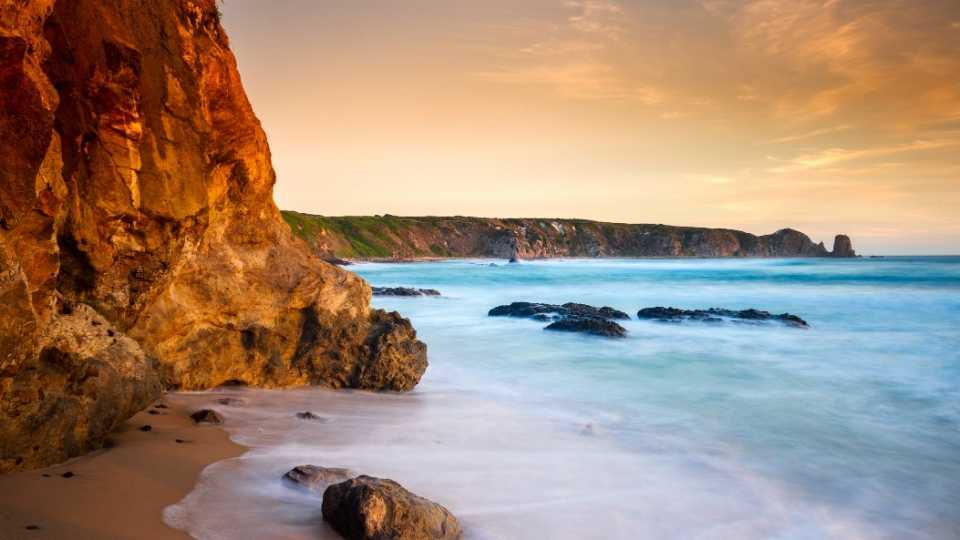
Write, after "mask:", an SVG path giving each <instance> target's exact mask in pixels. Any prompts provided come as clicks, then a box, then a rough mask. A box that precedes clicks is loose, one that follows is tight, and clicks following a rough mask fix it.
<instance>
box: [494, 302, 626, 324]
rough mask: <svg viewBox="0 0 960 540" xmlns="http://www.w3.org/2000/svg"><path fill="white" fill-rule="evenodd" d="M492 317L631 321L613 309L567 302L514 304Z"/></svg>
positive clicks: (499, 309) (501, 308)
mask: <svg viewBox="0 0 960 540" xmlns="http://www.w3.org/2000/svg"><path fill="white" fill-rule="evenodd" d="M487 315H488V316H490V317H523V318H528V319H535V320H538V321H543V320H550V319H551V318H563V317H590V318H596V319H622V320H626V319H629V318H630V316H629V315H627V314H626V313H624V312H622V311H620V310H618V309H614V308H612V307H608V306H603V307H599V308H598V307H593V306H589V305H587V304H578V303H576V302H567V303H566V304H563V305H557V304H542V303H538V302H513V303H511V304H508V305H504V306H497V307H495V308H493V309H491V310H490V311H489V312H487Z"/></svg>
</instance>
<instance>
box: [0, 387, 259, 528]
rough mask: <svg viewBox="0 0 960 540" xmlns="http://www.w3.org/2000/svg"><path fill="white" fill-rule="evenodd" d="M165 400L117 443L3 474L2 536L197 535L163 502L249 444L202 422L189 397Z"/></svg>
mask: <svg viewBox="0 0 960 540" xmlns="http://www.w3.org/2000/svg"><path fill="white" fill-rule="evenodd" d="M157 403H158V404H159V403H163V404H165V405H167V407H168V408H165V409H163V408H153V407H151V408H150V409H148V410H147V411H142V412H140V413H138V414H137V415H136V416H134V417H133V418H131V419H130V420H128V421H127V422H126V423H124V425H123V426H122V427H121V428H120V430H119V431H118V432H117V433H116V434H115V435H114V436H113V437H112V439H111V440H112V442H113V445H112V447H110V448H107V449H104V450H101V451H98V452H94V453H92V454H89V455H86V456H83V457H79V458H76V459H73V460H70V461H68V462H66V463H63V464H60V465H56V466H53V467H49V468H46V469H39V470H34V471H27V472H22V473H14V474H8V475H5V476H2V477H0V538H4V539H5V540H19V539H21V538H26V539H29V538H71V539H77V540H83V539H91V540H94V539H96V540H102V539H104V538H111V539H142V538H157V539H167V538H170V539H173V538H189V536H188V535H187V534H185V533H183V532H181V531H178V530H175V529H172V528H170V527H168V526H167V525H165V524H164V523H163V519H162V512H163V509H164V508H165V507H166V506H168V505H170V504H173V503H175V502H177V501H179V500H180V499H181V498H183V497H184V496H185V495H186V494H187V493H188V492H190V490H191V489H192V488H193V486H194V484H195V482H196V479H197V476H198V475H199V474H200V472H201V471H202V470H203V468H204V467H206V466H207V465H209V464H210V463H213V462H215V461H219V460H221V459H226V458H230V457H234V456H238V455H240V454H241V453H243V447H242V446H239V445H237V444H235V443H233V442H231V441H230V439H229V438H228V436H227V433H226V432H225V431H224V430H222V429H220V428H218V427H216V426H211V425H203V424H201V425H194V423H193V421H192V420H190V418H189V416H188V415H189V413H190V412H191V411H190V410H188V409H187V408H185V407H184V406H183V405H177V404H174V403H173V402H172V401H171V400H161V401H159V402H157ZM149 410H154V411H156V412H157V413H158V414H150V413H149V412H148V411H149ZM146 425H149V426H150V427H151V428H150V430H149V431H142V430H141V428H142V427H143V426H146ZM178 439H179V440H180V441H183V442H179V443H178V442H177V440H178ZM65 473H73V475H72V476H70V477H69V478H65V477H64V476H63V475H64V474H65ZM28 527H30V528H28ZM34 527H35V528H34Z"/></svg>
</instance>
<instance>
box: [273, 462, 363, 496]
mask: <svg viewBox="0 0 960 540" xmlns="http://www.w3.org/2000/svg"><path fill="white" fill-rule="evenodd" d="M355 476H357V475H356V473H354V472H353V471H351V470H350V469H340V468H336V467H318V466H316V465H299V466H297V467H294V468H292V469H290V470H289V471H287V472H286V474H284V475H283V479H284V480H285V481H286V482H288V483H290V484H292V485H295V486H297V487H299V488H302V489H306V490H308V491H312V492H314V493H319V494H323V491H324V490H325V489H327V487H328V486H330V485H331V484H337V483H340V482H344V481H346V480H349V479H351V478H353V477H355Z"/></svg>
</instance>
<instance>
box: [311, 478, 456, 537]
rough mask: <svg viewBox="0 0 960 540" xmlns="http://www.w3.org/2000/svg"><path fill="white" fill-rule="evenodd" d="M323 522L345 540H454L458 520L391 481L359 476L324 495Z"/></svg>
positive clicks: (331, 488)
mask: <svg viewBox="0 0 960 540" xmlns="http://www.w3.org/2000/svg"><path fill="white" fill-rule="evenodd" d="M323 519H324V520H325V521H326V522H327V523H329V524H330V526H331V527H333V529H334V530H335V531H337V532H338V533H340V534H341V535H342V536H343V537H344V538H347V539H348V540H456V539H459V538H462V537H463V531H462V530H461V529H460V524H459V523H458V522H457V518H455V517H454V516H453V514H451V513H450V511H449V510H447V509H446V508H444V507H443V506H440V505H439V504H437V503H435V502H432V501H429V500H427V499H424V498H423V497H419V496H417V495H414V494H413V493H411V492H409V491H407V490H406V489H404V487H403V486H401V485H400V484H398V483H396V482H394V481H393V480H385V479H381V478H373V477H370V476H358V477H357V478H353V479H351V480H347V481H345V482H341V483H339V484H333V485H332V486H330V487H328V488H327V489H326V491H325V492H324V493H323Z"/></svg>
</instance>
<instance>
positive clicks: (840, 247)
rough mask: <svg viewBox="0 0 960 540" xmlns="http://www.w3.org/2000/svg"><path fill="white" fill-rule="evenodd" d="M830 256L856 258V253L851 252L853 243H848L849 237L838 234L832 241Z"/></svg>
mask: <svg viewBox="0 0 960 540" xmlns="http://www.w3.org/2000/svg"><path fill="white" fill-rule="evenodd" d="M830 255H831V256H832V257H856V256H857V252H856V251H854V250H853V242H851V241H850V237H849V236H847V235H845V234H838V235H837V237H836V238H834V239H833V251H831V252H830Z"/></svg>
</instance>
